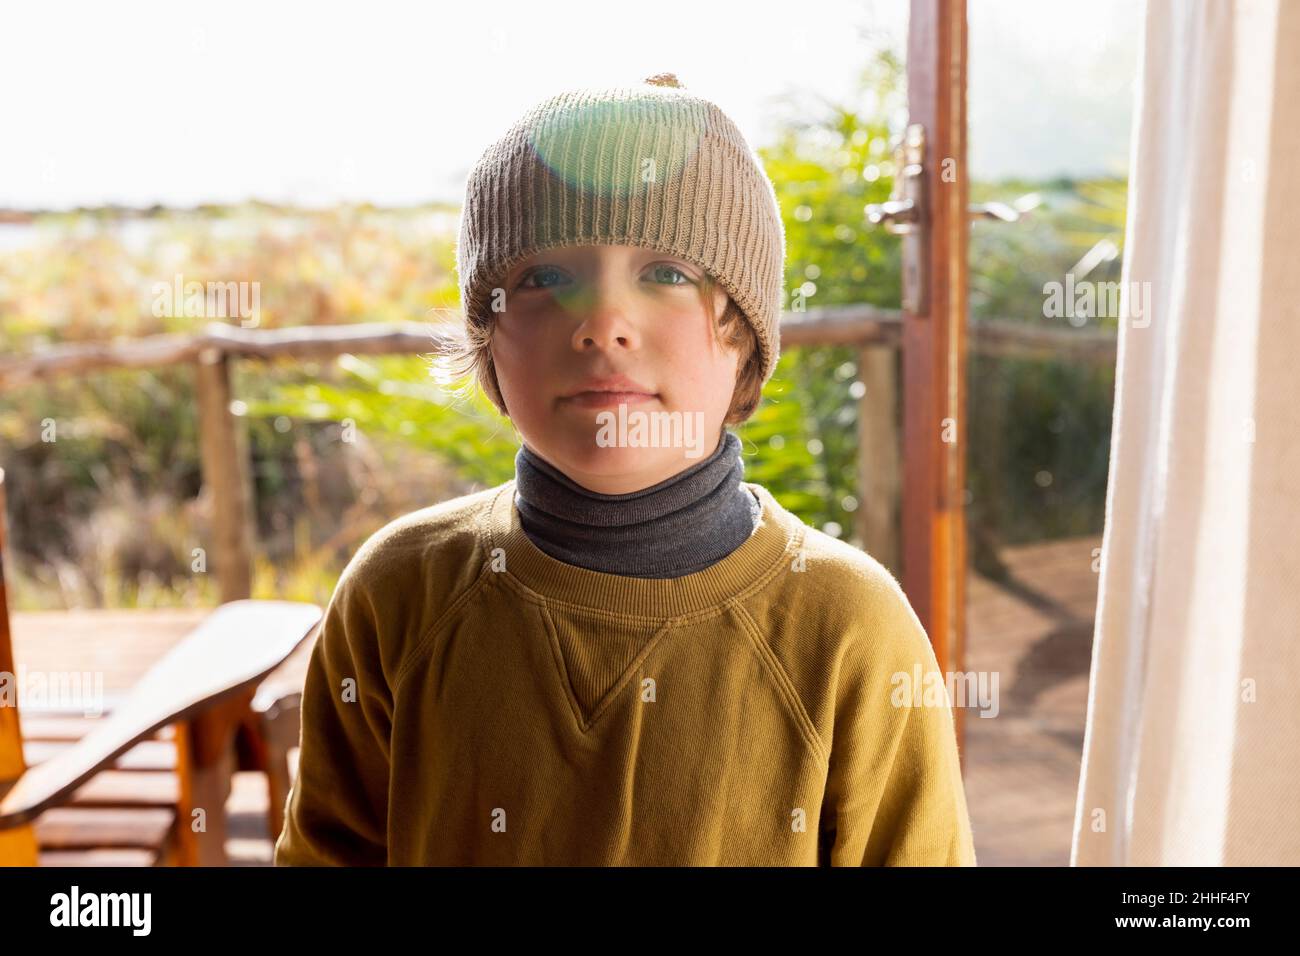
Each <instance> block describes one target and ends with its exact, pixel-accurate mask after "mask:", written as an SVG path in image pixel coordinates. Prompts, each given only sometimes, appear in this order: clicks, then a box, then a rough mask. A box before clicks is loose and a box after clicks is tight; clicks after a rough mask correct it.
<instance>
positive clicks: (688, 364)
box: [492, 245, 739, 494]
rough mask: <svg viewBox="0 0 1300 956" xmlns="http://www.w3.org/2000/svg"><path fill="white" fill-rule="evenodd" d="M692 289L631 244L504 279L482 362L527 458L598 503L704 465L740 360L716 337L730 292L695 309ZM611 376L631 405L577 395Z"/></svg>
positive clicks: (535, 262)
mask: <svg viewBox="0 0 1300 956" xmlns="http://www.w3.org/2000/svg"><path fill="white" fill-rule="evenodd" d="M703 278H704V270H703V269H701V268H700V267H699V266H696V265H694V264H692V263H690V262H688V261H686V260H685V259H677V258H674V257H673V256H669V255H666V254H664V253H662V252H656V251H655V250H653V249H642V248H640V247H637V246H609V245H590V246H570V247H564V248H558V249H547V250H545V251H543V252H540V253H537V254H536V255H534V256H531V257H529V258H528V259H525V260H524V261H523V262H521V263H519V264H517V265H516V266H515V267H514V268H512V269H511V270H510V272H509V274H508V275H507V276H506V279H505V282H504V285H503V288H504V289H505V311H503V312H501V313H500V314H499V315H498V316H497V327H496V330H495V331H494V333H493V338H492V358H493V361H494V362H495V364H496V373H497V383H498V385H499V386H500V389H501V395H502V398H504V399H505V403H506V407H507V409H508V410H509V412H510V419H511V421H512V422H513V423H514V426H515V428H516V429H517V430H518V431H519V434H520V435H521V436H522V438H523V440H524V442H525V443H526V444H527V445H528V447H529V448H530V449H531V450H532V451H533V452H535V453H537V454H538V455H539V456H540V457H541V458H542V459H544V460H545V461H547V462H549V463H550V464H552V465H553V466H555V467H556V468H558V469H559V470H560V471H562V472H564V473H565V474H566V475H568V476H569V477H570V478H572V479H573V480H574V481H576V482H577V483H578V484H580V485H582V486H583V487H584V488H587V489H589V490H591V491H595V492H598V493H601V494H626V493H628V492H631V491H639V490H640V489H642V488H647V487H649V486H651V485H654V484H657V483H658V482H660V481H663V480H665V479H667V478H671V477H672V476H673V475H675V474H677V473H678V472H680V471H683V470H685V469H686V468H689V467H690V466H691V465H693V464H695V463H697V462H699V461H702V460H703V459H704V458H707V457H708V456H709V455H711V454H712V453H713V452H714V451H715V450H716V449H717V447H718V441H719V440H720V438H721V436H722V420H723V419H724V418H725V417H726V414H727V410H728V408H729V407H730V405H731V398H732V393H733V391H734V390H735V384H736V371H737V366H738V362H739V356H738V354H737V353H736V352H734V351H731V350H729V349H724V348H723V347H722V346H721V345H720V344H718V343H717V342H716V341H715V339H714V331H713V329H714V324H715V322H716V320H717V317H718V316H720V315H721V314H722V311H723V309H724V308H725V307H726V304H727V294H726V292H725V291H724V290H723V289H721V288H718V287H716V286H715V288H714V290H713V293H712V295H711V301H710V302H707V303H706V302H705V301H704V300H703V297H702V296H701V291H700V283H701V281H702V280H703ZM618 375H622V376H625V377H626V378H628V379H631V380H632V381H633V382H635V383H636V385H637V386H640V388H639V389H636V390H635V391H638V392H641V393H642V394H630V393H627V392H624V393H618V392H607V393H604V394H601V393H600V392H593V391H587V390H588V389H590V388H591V383H592V380H595V379H604V378H609V377H613V376H618ZM620 405H622V406H624V410H622V411H621V410H620Z"/></svg>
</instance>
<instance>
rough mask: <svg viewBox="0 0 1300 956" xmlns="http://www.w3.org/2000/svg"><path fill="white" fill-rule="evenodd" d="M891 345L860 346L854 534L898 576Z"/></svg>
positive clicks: (893, 355)
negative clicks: (860, 383)
mask: <svg viewBox="0 0 1300 956" xmlns="http://www.w3.org/2000/svg"><path fill="white" fill-rule="evenodd" d="M896 361H897V349H896V348H895V347H894V346H892V345H868V346H864V347H863V348H862V350H861V351H860V352H859V354H858V380H859V381H861V382H862V384H863V385H864V386H866V391H865V393H864V394H863V396H862V398H861V399H859V400H858V489H859V495H860V496H861V500H860V501H859V502H858V537H859V538H860V539H861V540H862V548H863V550H864V551H866V552H867V553H869V554H870V555H871V556H872V557H874V558H875V559H876V560H877V561H879V562H880V563H881V564H883V565H884V566H885V567H887V568H889V570H890V571H891V572H892V573H893V574H894V576H895V577H899V576H901V568H900V563H899V554H898V524H897V521H898V486H899V475H898V469H899V432H898V373H897V371H896V366H895V363H896Z"/></svg>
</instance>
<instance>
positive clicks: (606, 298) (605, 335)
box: [573, 284, 641, 352]
mask: <svg viewBox="0 0 1300 956" xmlns="http://www.w3.org/2000/svg"><path fill="white" fill-rule="evenodd" d="M581 314H582V321H581V322H579V323H578V327H577V328H575V329H574V330H573V347H574V349H575V350H577V351H579V352H586V351H589V350H591V349H596V350H599V351H614V350H632V349H638V348H640V347H641V333H640V331H639V330H638V329H637V327H636V324H635V323H634V322H633V321H632V316H631V312H630V311H629V307H628V305H627V303H626V302H625V301H624V300H623V299H622V297H621V296H620V295H619V294H618V292H617V291H616V290H613V289H610V288H608V287H604V286H602V287H596V286H595V284H593V287H592V289H591V292H590V298H589V300H588V301H587V302H586V303H585V304H584V307H583V308H582V313H581Z"/></svg>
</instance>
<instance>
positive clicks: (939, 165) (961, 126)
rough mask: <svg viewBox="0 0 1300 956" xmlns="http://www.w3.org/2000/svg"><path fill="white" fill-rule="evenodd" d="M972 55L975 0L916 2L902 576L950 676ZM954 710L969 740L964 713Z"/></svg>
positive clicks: (954, 651) (957, 598)
mask: <svg viewBox="0 0 1300 956" xmlns="http://www.w3.org/2000/svg"><path fill="white" fill-rule="evenodd" d="M966 55H967V42H966V0H911V17H910V20H909V23H908V43H907V90H908V92H907V97H908V110H909V113H910V118H909V122H911V123H919V124H921V126H923V127H924V129H925V136H926V144H925V163H924V168H925V172H924V176H925V183H924V189H925V193H924V194H925V197H926V198H925V203H924V206H925V209H924V210H923V211H922V217H923V219H922V222H923V223H924V231H923V233H922V236H923V238H922V241H921V243H920V245H921V246H922V247H923V249H924V255H925V260H926V262H925V265H926V267H925V271H924V276H923V279H922V283H923V288H922V295H923V298H922V300H921V301H922V305H921V308H920V310H919V313H914V312H909V311H908V310H907V309H906V308H904V312H903V482H902V575H901V578H902V585H903V589H904V590H905V591H906V592H907V596H908V599H909V600H910V601H911V603H912V606H913V608H915V610H916V612H917V616H918V617H919V618H920V619H921V622H922V624H924V625H925V629H926V632H927V634H928V635H929V637H930V642H931V644H932V645H933V646H934V652H935V657H936V658H937V660H938V662H939V669H940V671H941V672H943V674H944V676H945V677H946V676H947V674H948V673H949V672H952V671H960V670H961V669H962V666H963V661H964V658H965V637H966V634H965V631H966V587H965V584H966V521H965V487H966V453H965V449H966V436H967V428H966V425H967V422H966V348H967V342H966V324H967V308H968V296H967V250H968V241H967V239H968V234H969V213H968V211H967V210H968V208H969V196H970V186H969V178H968V176H967V165H966ZM899 172H900V171H897V170H896V171H895V173H896V175H897V174H898V173H899ZM904 267H905V268H906V262H905V264H904ZM954 703H955V702H954ZM953 716H954V719H955V721H956V726H957V736H958V740H959V741H960V740H961V738H962V730H963V720H962V708H960V707H954V708H953Z"/></svg>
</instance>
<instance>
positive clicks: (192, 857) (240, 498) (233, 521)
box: [176, 348, 254, 866]
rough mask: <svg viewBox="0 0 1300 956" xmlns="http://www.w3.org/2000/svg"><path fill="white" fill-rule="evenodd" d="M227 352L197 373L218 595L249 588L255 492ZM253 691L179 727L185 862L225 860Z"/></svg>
mask: <svg viewBox="0 0 1300 956" xmlns="http://www.w3.org/2000/svg"><path fill="white" fill-rule="evenodd" d="M231 362H232V360H231V358H230V357H229V356H228V355H226V354H225V353H224V352H222V351H221V350H220V349H217V348H205V349H202V350H201V351H200V352H199V354H198V360H197V362H196V365H195V381H196V383H197V387H198V399H199V453H200V458H201V461H202V468H203V483H204V485H205V486H206V488H207V491H208V493H209V494H210V495H211V506H212V510H211V524H210V525H209V527H210V528H211V538H210V540H211V542H212V549H211V550H212V553H211V555H210V556H211V558H212V559H213V564H214V568H215V571H216V575H217V587H218V590H219V591H220V593H221V601H222V603H225V602H227V601H236V600H240V599H241V598H247V597H251V596H252V593H253V537H254V536H253V507H252V501H253V494H252V482H251V481H250V479H249V468H248V442H247V435H246V432H245V429H244V427H243V426H244V423H243V422H242V421H241V420H240V419H239V417H238V416H236V415H235V414H234V413H233V412H232V411H231V401H232V396H231V388H230V369H231ZM251 699H252V692H251V691H250V692H248V694H246V695H241V696H240V698H238V699H236V700H235V701H233V702H231V703H230V704H227V705H223V706H222V707H219V708H216V709H215V710H213V711H209V712H207V713H203V714H200V715H199V716H198V717H196V718H194V719H193V720H191V721H187V722H184V723H182V724H181V725H180V726H179V727H178V728H177V731H178V733H177V735H176V737H177V741H176V744H177V748H178V765H179V766H183V767H184V768H185V770H186V771H187V772H186V773H184V774H183V775H182V776H183V778H184V779H185V780H186V781H187V784H186V790H187V792H186V793H185V794H183V796H182V800H181V806H180V807H179V810H180V811H181V812H180V819H178V821H177V825H178V827H192V825H193V821H192V819H191V817H192V814H193V810H194V809H196V808H201V809H202V810H203V811H204V815H205V817H206V827H207V828H206V830H205V831H204V832H203V833H202V835H201V837H200V838H199V839H197V840H196V839H193V833H192V831H191V833H190V834H184V833H182V834H180V835H181V842H180V847H179V855H180V858H181V862H182V865H187V864H189V865H199V866H223V865H225V863H226V852H225V841H226V798H227V797H228V796H229V795H230V776H231V774H232V773H233V772H234V769H235V760H234V746H235V733H236V731H237V729H238V725H239V722H240V720H241V719H242V718H243V717H245V716H246V715H247V713H248V704H249V701H251Z"/></svg>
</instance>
